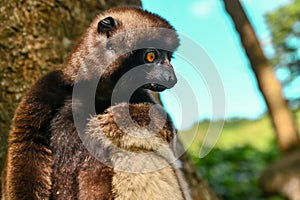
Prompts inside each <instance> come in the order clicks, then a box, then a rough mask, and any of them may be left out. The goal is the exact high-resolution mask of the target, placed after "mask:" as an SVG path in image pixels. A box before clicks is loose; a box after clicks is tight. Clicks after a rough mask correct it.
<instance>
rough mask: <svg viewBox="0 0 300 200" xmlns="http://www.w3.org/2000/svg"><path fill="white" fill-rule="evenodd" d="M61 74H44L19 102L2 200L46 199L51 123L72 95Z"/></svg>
mask: <svg viewBox="0 0 300 200" xmlns="http://www.w3.org/2000/svg"><path fill="white" fill-rule="evenodd" d="M71 91H72V90H71V86H67V85H66V84H65V83H64V81H63V75H62V72H61V71H54V72H50V73H48V74H46V75H45V76H44V77H42V78H41V79H40V80H39V81H37V83H36V84H35V85H34V86H32V88H31V89H30V90H29V91H28V92H27V94H26V95H25V96H24V98H23V99H22V101H21V103H20V104H19V106H18V108H17V110H16V112H15V115H14V118H13V122H12V129H11V132H10V135H9V148H8V154H7V161H6V168H5V169H4V173H3V178H2V180H3V182H4V183H3V186H4V187H3V196H4V199H11V200H17V199H31V200H35V199H49V198H50V189H51V171H52V152H51V149H50V148H49V145H50V137H51V130H50V126H49V124H50V121H51V119H52V118H53V116H54V115H55V113H56V112H57V109H58V108H59V107H60V106H61V105H62V104H63V103H64V101H65V98H66V96H67V95H70V94H71Z"/></svg>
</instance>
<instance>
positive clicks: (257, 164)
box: [180, 110, 300, 200]
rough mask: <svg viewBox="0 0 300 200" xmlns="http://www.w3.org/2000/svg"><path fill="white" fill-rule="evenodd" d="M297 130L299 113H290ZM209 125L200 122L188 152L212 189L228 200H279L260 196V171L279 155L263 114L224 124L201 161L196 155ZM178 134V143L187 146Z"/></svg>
mask: <svg viewBox="0 0 300 200" xmlns="http://www.w3.org/2000/svg"><path fill="white" fill-rule="evenodd" d="M294 115H295V118H296V119H297V125H298V126H299V127H300V110H298V111H294ZM208 125H209V122H200V123H199V124H196V125H195V126H198V131H197V136H196V138H195V140H194V142H193V143H192V145H191V146H190V147H189V149H188V153H189V155H190V156H191V157H192V159H193V161H194V163H195V164H196V166H197V168H198V169H199V170H200V171H201V174H203V176H204V177H205V179H206V180H208V182H209V184H210V186H211V187H212V189H213V190H214V191H215V192H216V193H217V194H218V195H219V196H220V197H222V198H223V199H228V200H240V199H241V198H242V199H247V200H248V199H251V200H262V199H268V200H281V199H283V198H281V197H279V196H271V197H264V196H263V193H262V191H261V189H260V188H259V186H258V184H257V182H258V181H257V180H258V178H259V176H260V175H261V172H262V171H263V170H265V169H266V168H267V166H269V165H270V164H271V163H272V162H273V161H275V160H276V159H278V158H279V157H280V155H281V153H280V151H279V149H278V146H277V144H276V141H275V138H274V133H273V131H272V124H271V122H270V119H269V117H268V116H267V115H266V116H264V117H262V118H261V119H259V120H256V121H249V120H246V119H233V120H230V121H226V122H225V125H224V129H223V131H222V134H221V136H220V138H219V140H218V142H217V144H216V146H215V148H214V149H213V150H212V151H211V152H210V153H209V154H208V155H207V156H206V157H204V158H201V159H199V158H198V156H197V155H198V153H199V150H200V148H199V147H201V145H202V142H203V136H204V134H205V132H206V130H207V127H208ZM186 134H189V135H191V134H193V133H192V132H191V130H187V131H182V132H181V134H180V136H181V139H182V141H183V142H184V143H185V142H186V143H187V138H186V137H185V135H186Z"/></svg>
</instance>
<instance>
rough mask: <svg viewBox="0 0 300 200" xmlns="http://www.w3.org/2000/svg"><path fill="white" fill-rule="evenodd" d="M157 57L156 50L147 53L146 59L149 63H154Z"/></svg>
mask: <svg viewBox="0 0 300 200" xmlns="http://www.w3.org/2000/svg"><path fill="white" fill-rule="evenodd" d="M155 58H156V54H155V53H154V52H149V53H147V54H146V60H147V62H149V63H152V62H153V61H154V60H155Z"/></svg>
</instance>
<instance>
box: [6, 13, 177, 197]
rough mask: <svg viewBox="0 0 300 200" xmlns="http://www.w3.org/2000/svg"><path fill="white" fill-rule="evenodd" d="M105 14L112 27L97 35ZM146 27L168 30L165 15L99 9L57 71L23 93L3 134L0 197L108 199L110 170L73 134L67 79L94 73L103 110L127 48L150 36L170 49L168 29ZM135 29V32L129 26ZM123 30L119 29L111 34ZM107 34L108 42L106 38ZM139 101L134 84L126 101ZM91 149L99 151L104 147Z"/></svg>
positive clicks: (127, 57)
mask: <svg viewBox="0 0 300 200" xmlns="http://www.w3.org/2000/svg"><path fill="white" fill-rule="evenodd" d="M107 17H113V18H114V19H115V20H116V21H117V23H118V26H117V28H115V29H114V30H110V31H107V32H106V33H105V34H104V33H99V31H97V27H98V25H99V21H101V20H103V19H104V18H107ZM150 28H167V29H171V30H174V29H173V28H172V26H171V25H170V24H169V23H168V22H167V21H166V20H164V19H162V18H161V17H159V16H157V15H155V14H152V13H149V12H146V11H144V10H142V9H140V8H115V9H111V10H108V11H106V12H104V13H102V14H100V15H99V16H97V17H96V18H95V20H94V21H93V22H92V23H91V25H90V26H89V28H88V29H87V31H86V33H85V34H84V35H83V36H82V38H81V39H80V41H79V43H78V44H77V46H76V47H75V48H74V50H73V51H72V52H71V54H70V55H69V58H68V60H67V62H66V63H65V65H64V66H63V68H62V69H61V70H57V71H53V72H49V73H48V74H46V75H45V76H43V77H42V78H41V79H40V80H39V81H37V83H35V84H34V85H33V86H32V87H31V88H30V89H29V90H28V92H27V93H26V94H25V96H24V97H23V99H22V100H21V102H20V104H19V106H18V108H17V109H16V112H15V115H14V118H13V122H12V129H11V131H10V134H9V142H8V143H9V144H8V153H7V160H6V166H5V168H4V170H3V173H2V177H3V178H2V180H3V186H2V189H3V192H2V195H3V196H2V199H5V200H19V199H24V200H25V199H26V200H28V199H30V200H35V199H36V200H37V199H53V200H54V199H64V200H65V199H98V200H99V199H113V198H115V197H116V196H115V193H114V192H113V191H114V189H113V188H114V187H113V181H114V178H113V177H114V176H115V175H116V172H115V171H114V169H113V168H112V167H110V166H107V165H105V164H103V163H101V162H100V161H98V160H97V159H96V158H95V157H93V156H92V155H91V154H90V153H89V152H88V151H87V149H86V148H85V146H84V145H83V143H82V140H81V139H80V138H79V136H78V134H77V130H76V127H75V124H74V119H73V113H72V112H73V111H72V91H73V87H74V84H75V83H82V82H83V83H87V84H89V83H90V82H91V80H94V79H99V77H100V76H101V79H100V80H99V85H98V88H97V93H96V100H95V105H94V106H95V107H96V112H97V114H99V115H101V114H103V111H104V110H105V109H107V108H108V107H110V106H111V105H110V104H111V94H112V89H113V87H114V85H115V83H116V81H117V80H118V78H120V77H121V76H122V74H124V73H125V72H126V71H127V70H129V68H130V67H132V66H131V64H132V63H134V59H132V58H131V56H132V55H133V54H132V53H128V52H130V51H131V50H133V49H134V48H135V47H138V46H139V45H140V44H141V43H146V44H147V43H149V45H150V44H151V43H153V42H156V41H159V44H161V45H162V46H164V47H167V48H168V49H170V51H172V50H175V49H176V48H177V46H178V44H179V42H178V39H177V35H176V33H174V34H168V35H164V34H160V33H159V32H157V31H152V29H150ZM135 29H139V30H141V31H132V30H135ZM124 31H127V32H126V34H120V35H118V34H119V33H122V32H124ZM173 32H174V31H173ZM114 36H116V38H115V39H114V40H109V39H110V38H111V37H114ZM80 69H83V70H80ZM168 70H169V69H168ZM79 73H80V74H79ZM78 75H80V76H78ZM145 102H146V103H150V104H154V103H155V102H154V100H153V98H152V96H151V95H150V93H149V92H148V90H146V89H144V88H139V89H138V90H137V91H136V92H135V93H134V95H133V96H132V98H131V99H130V103H145ZM78 109H80V107H79V108H78ZM85 121H87V119H83V120H82V123H85ZM169 123H170V125H169V126H170V127H172V123H171V122H169ZM97 150H98V153H100V154H101V153H103V155H106V154H107V152H106V149H105V148H104V147H101V146H100V148H98V149H97Z"/></svg>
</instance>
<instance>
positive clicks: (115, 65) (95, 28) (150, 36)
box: [64, 7, 179, 91]
mask: <svg viewBox="0 0 300 200" xmlns="http://www.w3.org/2000/svg"><path fill="white" fill-rule="evenodd" d="M178 45H179V40H178V36H177V34H176V32H175V30H174V28H173V27H172V26H171V25H170V24H169V23H168V22H167V21H166V20H164V19H162V18H161V17H159V16H158V15H155V14H152V13H149V12H147V11H144V10H142V9H140V8H133V7H130V8H115V9H111V10H108V11H106V12H104V13H102V14H100V15H99V16H97V17H96V19H95V20H94V21H93V22H92V23H91V25H90V27H89V28H88V29H87V31H86V33H85V34H84V35H83V37H82V38H81V40H80V42H79V44H78V45H77V46H76V47H75V49H74V50H73V52H72V53H71V55H70V57H69V59H68V62H67V63H66V65H65V68H64V73H65V75H66V77H67V78H68V79H69V80H68V81H70V82H71V83H74V82H76V81H81V80H91V79H99V80H100V82H102V83H106V84H103V85H113V84H115V83H116V82H117V81H118V80H119V78H120V77H122V76H123V75H124V74H125V73H126V72H128V71H129V70H131V69H133V68H135V67H137V66H141V65H143V66H144V67H143V70H142V73H139V75H138V76H137V77H131V79H132V81H135V80H137V79H146V80H147V81H146V82H147V83H146V84H144V85H143V86H142V87H143V88H145V89H150V90H153V91H163V90H164V89H166V88H171V87H173V86H174V85H175V84H176V82H177V79H176V76H175V73H174V70H173V67H172V65H171V64H170V61H171V57H172V53H173V51H174V50H175V49H176V48H177V47H178ZM100 78H101V79H100Z"/></svg>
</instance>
